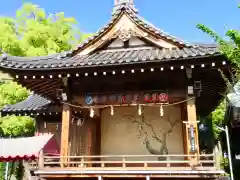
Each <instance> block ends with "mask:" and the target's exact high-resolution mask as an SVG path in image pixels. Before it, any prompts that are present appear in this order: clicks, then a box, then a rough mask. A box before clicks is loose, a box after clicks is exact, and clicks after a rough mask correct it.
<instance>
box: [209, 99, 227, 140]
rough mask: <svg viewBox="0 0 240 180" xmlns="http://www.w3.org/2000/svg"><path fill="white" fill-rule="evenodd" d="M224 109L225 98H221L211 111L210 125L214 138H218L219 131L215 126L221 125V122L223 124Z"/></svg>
mask: <svg viewBox="0 0 240 180" xmlns="http://www.w3.org/2000/svg"><path fill="white" fill-rule="evenodd" d="M225 111H226V100H223V101H222V102H221V103H220V104H219V105H218V107H217V108H216V109H215V111H213V112H212V125H213V133H214V138H215V139H218V137H219V135H220V132H221V131H220V130H219V129H218V128H217V126H221V125H222V124H224V116H225Z"/></svg>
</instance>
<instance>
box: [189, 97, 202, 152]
mask: <svg viewBox="0 0 240 180" xmlns="http://www.w3.org/2000/svg"><path fill="white" fill-rule="evenodd" d="M187 117H188V122H187V123H186V127H187V128H186V129H187V135H188V136H187V137H188V138H187V144H188V154H191V142H190V134H189V129H190V128H191V126H192V127H193V128H194V141H195V147H196V152H195V153H197V154H199V138H198V121H197V113H196V105H195V98H194V97H189V100H188V102H187Z"/></svg>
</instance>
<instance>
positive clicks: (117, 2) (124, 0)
mask: <svg viewBox="0 0 240 180" xmlns="http://www.w3.org/2000/svg"><path fill="white" fill-rule="evenodd" d="M123 5H124V6H128V7H129V8H131V9H132V10H133V11H134V12H137V9H136V8H135V4H134V0H114V8H113V14H114V13H115V12H116V11H117V10H118V9H119V8H121V7H122V6H123Z"/></svg>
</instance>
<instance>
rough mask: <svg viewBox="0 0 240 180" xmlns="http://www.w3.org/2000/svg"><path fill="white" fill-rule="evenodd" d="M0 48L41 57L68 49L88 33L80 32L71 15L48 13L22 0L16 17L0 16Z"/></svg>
mask: <svg viewBox="0 0 240 180" xmlns="http://www.w3.org/2000/svg"><path fill="white" fill-rule="evenodd" d="M0 32H1V33H0V48H1V49H2V50H3V52H7V53H9V54H11V55H15V56H42V55H48V54H53V53H58V52H62V51H67V50H69V49H71V48H72V47H74V46H76V45H77V44H79V43H80V42H81V41H82V40H83V39H85V38H86V37H89V35H88V34H84V33H81V32H80V30H79V29H78V28H77V21H76V20H75V19H74V18H69V17H65V15H64V13H63V12H61V13H56V14H49V15H48V14H47V13H46V12H45V10H44V9H42V8H40V7H39V6H38V5H35V4H32V3H25V4H24V5H23V6H22V7H21V8H20V9H19V10H18V11H17V12H16V17H15V18H10V17H0Z"/></svg>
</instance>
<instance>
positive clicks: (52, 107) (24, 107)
mask: <svg viewBox="0 0 240 180" xmlns="http://www.w3.org/2000/svg"><path fill="white" fill-rule="evenodd" d="M0 112H2V113H6V114H8V113H23V112H24V113H38V112H61V106H60V105H59V106H58V105H56V104H54V103H53V102H52V101H51V100H48V99H46V98H44V97H42V96H40V95H37V94H32V95H30V96H29V97H28V98H27V99H26V100H24V101H21V102H19V103H16V104H9V105H5V106H4V107H3V108H2V109H1V110H0Z"/></svg>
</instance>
